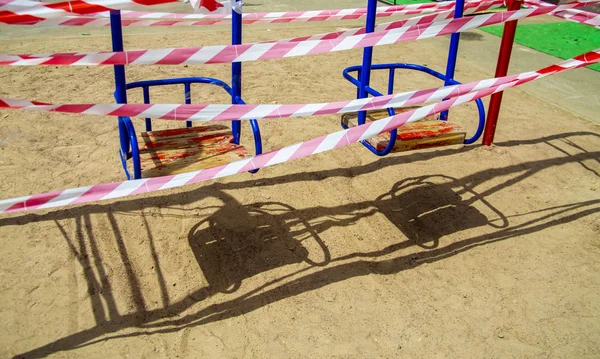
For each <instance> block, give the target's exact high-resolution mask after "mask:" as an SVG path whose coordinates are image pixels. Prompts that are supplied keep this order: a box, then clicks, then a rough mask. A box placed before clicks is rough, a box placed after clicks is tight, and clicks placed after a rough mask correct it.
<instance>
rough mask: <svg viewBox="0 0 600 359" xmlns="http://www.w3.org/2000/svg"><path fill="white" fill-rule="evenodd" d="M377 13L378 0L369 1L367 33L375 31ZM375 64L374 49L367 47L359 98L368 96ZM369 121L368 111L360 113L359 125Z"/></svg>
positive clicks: (361, 70) (361, 71) (361, 74)
mask: <svg viewBox="0 0 600 359" xmlns="http://www.w3.org/2000/svg"><path fill="white" fill-rule="evenodd" d="M376 12H377V0H368V3H367V25H366V28H365V33H370V32H373V31H375V19H376V14H377V13H376ZM372 63H373V47H365V49H364V50H363V62H362V67H361V69H360V88H359V89H358V98H365V97H367V96H368V93H367V86H369V84H370V83H371V64H372ZM366 119H367V111H360V112H358V124H359V125H363V124H364V123H365V121H366Z"/></svg>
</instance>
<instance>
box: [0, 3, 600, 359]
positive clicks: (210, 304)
mask: <svg viewBox="0 0 600 359" xmlns="http://www.w3.org/2000/svg"><path fill="white" fill-rule="evenodd" d="M248 3H251V4H252V3H254V2H253V1H248ZM286 3H287V7H285V6H283V5H282V4H286ZM292 3H296V4H295V5H296V6H295V8H300V6H299V5H298V4H297V3H298V2H291V1H287V2H284V1H277V2H275V1H271V2H268V1H264V2H263V4H262V5H257V4H254V5H257V6H256V7H255V8H252V9H251V11H264V10H265V9H270V10H282V9H290V8H292V7H293V6H292V5H290V4H292ZM361 3H362V1H337V2H336V1H332V2H331V3H328V6H329V7H331V8H336V7H338V8H339V7H355V6H361ZM276 5H277V6H278V7H275V6H276ZM302 6H303V7H304V8H306V9H311V8H312V9H317V8H320V7H323V6H322V5H321V4H320V3H319V2H317V1H313V2H306V4H304V3H303V5H302ZM359 25H360V22H334V23H318V24H311V25H310V26H306V25H277V26H266V25H261V26H255V27H248V28H247V31H246V34H245V40H246V41H262V40H270V39H279V38H287V37H290V36H292V35H303V34H306V35H308V34H315V33H322V32H330V31H335V30H336V29H337V28H341V27H344V28H349V27H355V26H359ZM0 30H1V32H0V33H1V34H2V35H3V36H2V39H1V40H0V46H1V48H2V52H4V53H42V52H62V51H74V50H78V51H86V50H88V51H94V50H99V49H109V46H110V39H109V32H108V29H81V28H78V29H36V28H32V29H26V30H20V31H21V32H19V30H15V28H7V27H2V28H0ZM469 34H470V35H467V36H465V41H464V42H463V45H464V47H463V48H462V49H461V54H460V56H459V64H458V69H459V70H458V73H457V78H458V79H460V80H462V81H470V80H476V79H482V78H487V77H490V76H491V75H492V71H493V70H492V69H493V67H494V63H493V62H492V63H490V61H488V59H489V57H490V53H491V51H495V49H497V45H498V40H497V39H496V38H494V37H491V36H489V37H488V36H486V35H485V34H483V33H481V32H472V33H469ZM228 39H229V31H228V29H227V28H225V27H218V28H210V29H208V28H203V29H199V28H194V29H190V28H172V29H163V28H160V29H157V28H152V29H147V28H136V29H133V28H132V29H127V30H126V47H128V48H159V47H183V46H194V45H199V44H202V45H208V44H223V43H226V42H227V41H228ZM447 41H448V39H447V38H446V37H444V38H436V39H431V40H425V41H420V42H418V43H417V42H411V43H403V44H399V45H394V46H385V47H380V48H378V49H377V50H376V51H375V60H376V61H377V62H394V61H399V60H400V61H403V62H413V63H422V64H423V63H424V64H427V65H429V66H431V67H433V68H435V69H439V70H442V69H443V68H444V63H445V56H444V54H443V53H444V52H445V51H446V49H447V46H448V45H447ZM518 49H519V48H518ZM518 49H517V50H516V51H515V59H514V62H513V63H514V64H517V66H525V65H527V68H526V69H527V70H533V69H537V68H539V67H541V66H543V65H546V64H547V63H545V61H546V60H547V58H546V57H544V56H542V55H539V56H537V54H536V53H533V55H531V53H530V52H527V55H524V53H525V51H521V50H518ZM589 50H591V49H589ZM527 56H528V57H527ZM360 58H361V52H360V51H347V52H340V53H336V54H325V55H317V56H311V57H302V58H292V59H284V60H272V61H267V62H257V63H248V64H246V65H244V76H245V77H244V98H245V100H246V101H247V102H248V103H272V102H277V103H310V102H323V101H334V100H344V99H350V98H352V97H353V96H354V95H355V91H354V89H353V88H352V87H351V86H350V84H348V83H347V82H346V81H345V80H343V78H342V76H341V71H342V69H343V68H344V67H346V66H349V65H354V64H358V63H360ZM553 61H554V62H556V61H558V60H557V59H553ZM228 73H229V69H228V66H227V65H210V66H189V67H183V66H154V67H149V66H138V67H129V68H128V80H129V81H134V80H141V79H153V78H167V77H178V76H191V75H195V76H198V75H203V76H214V77H220V78H225V79H227V78H228ZM572 74H573V75H572V76H574V77H572V78H571V79H573V78H577V77H579V78H582V79H585V80H587V81H586V84H587V85H585V86H587V88H588V89H589V91H585V92H583V90H578V89H574V88H570V89H568V91H570V92H571V94H572V95H573V97H574V99H573V101H575V98H579V97H581V96H591V97H588V100H586V101H584V102H582V103H581V104H580V105H578V106H577V107H578V108H579V112H575V111H571V110H569V106H573V104H572V101H568V100H565V101H563V102H564V104H563V103H558V102H557V101H555V100H553V99H552V97H551V96H553V95H552V94H555V95H556V93H557V92H558V93H559V94H560V91H548V92H549V93H550V95H548V96H540V95H535V94H534V93H535V92H536V91H535V89H536V88H535V87H528V88H525V89H512V90H510V91H508V92H507V93H506V94H505V96H504V99H505V106H504V107H503V110H502V113H501V120H500V123H499V128H498V132H497V136H496V145H495V146H493V147H481V146H479V145H472V146H466V147H464V148H462V149H459V150H456V149H438V150H433V151H424V152H414V153H404V154H394V155H390V156H388V157H385V158H378V157H375V156H374V155H372V154H371V153H370V152H368V151H367V150H366V149H364V148H363V147H362V146H360V145H352V146H349V147H345V148H342V149H338V150H335V151H332V152H327V153H323V154H320V155H317V156H313V157H310V158H306V159H301V160H297V161H294V162H290V163H287V164H283V165H279V166H275V167H271V168H268V169H265V170H262V171H260V172H259V173H258V174H256V175H251V174H242V175H238V176H235V177H229V178H226V179H222V180H219V181H213V182H210V183H204V184H201V185H194V186H190V187H186V188H183V189H180V190H169V191H165V192H159V193H155V194H151V195H145V196H137V197H131V198H127V199H123V200H119V201H112V202H101V203H95V204H90V205H83V206H78V207H70V208H65V209H59V210H50V211H36V212H32V213H26V214H14V215H5V216H2V217H1V218H0V244H1V245H2V259H1V260H0V328H1V329H2V333H3V335H2V336H1V339H0V356H2V357H13V356H17V357H26V358H37V357H45V356H54V357H85V358H106V357H131V358H150V357H168V358H200V357H203V358H217V357H223V358H243V357H248V358H255V357H256V358H260V357H294V358H296V357H353V358H364V357H385V358H388V357H409V358H411V357H413V358H417V357H421V358H434V357H435V358H437V357H439V358H446V357H462V358H506V357H515V358H523V357H525V358H538V357H539V358H547V357H551V358H597V357H600V290H599V288H600V277H599V276H598V272H599V271H600V261H599V260H598V259H599V258H600V214H599V212H600V162H599V157H600V126H598V125H597V124H594V123H592V122H591V121H593V120H597V119H595V118H593V117H596V116H595V114H597V113H599V110H600V108H599V103H598V101H594V98H595V99H597V94H598V93H599V90H600V86H597V85H595V84H600V82H599V81H600V79H599V74H598V73H597V72H594V71H591V70H588V69H580V70H576V71H574V72H573V73H572ZM112 80H113V79H112V69H110V68H108V67H106V68H99V67H89V68H68V67H65V68H55V67H31V68H0V83H1V86H0V96H10V97H17V98H27V99H33V100H38V101H47V102H53V103H67V102H72V103H73V102H74V103H78V102H79V103H110V102H112V97H111V96H112ZM384 80H385V79H384V76H380V75H376V76H375V79H374V83H375V85H376V86H378V87H380V88H381V87H383V86H384ZM398 81H399V82H400V83H401V86H399V88H398V89H397V91H401V90H407V89H417V88H425V87H433V86H437V85H439V83H438V82H436V81H433V80H432V79H431V78H428V77H425V76H424V75H419V74H414V73H401V74H399V75H398ZM543 81H546V80H543ZM543 81H540V82H538V83H537V84H535V85H533V84H532V85H531V86H539V87H540V88H543V87H544V82H543ZM574 82H577V81H574ZM556 86H562V85H561V83H558V82H556ZM192 91H193V99H194V101H195V102H198V103H203V102H226V101H227V98H226V97H225V96H224V95H223V94H221V93H220V92H219V91H217V90H214V89H210V88H208V89H207V88H202V87H197V88H194V89H193V90H192ZM578 91H581V92H578ZM594 95H595V96H596V97H594ZM182 96H183V95H182V90H180V89H178V88H164V89H160V90H158V91H156V92H154V93H153V100H154V102H156V103H174V102H180V101H181V100H182ZM556 96H558V97H562V98H563V99H564V97H565V96H564V95H562V96H561V95H556ZM578 96H579V97H578ZM130 100H131V101H140V100H141V94H139V93H131V94H130ZM565 104H566V105H565ZM581 107H583V108H581ZM586 114H590V115H589V116H587V117H586ZM451 119H452V120H453V121H456V122H458V123H460V124H462V125H464V126H465V127H467V128H468V129H470V130H471V131H472V130H473V128H474V126H475V107H474V106H473V105H470V104H469V105H465V106H463V107H461V108H458V109H456V110H455V111H453V112H452V113H451ZM115 122H116V121H115V120H114V119H111V118H101V117H91V116H69V115H63V114H48V113H35V112H17V111H6V110H4V111H0V145H1V147H0V148H1V156H0V174H1V175H2V178H3V181H2V182H1V183H0V190H1V192H2V197H3V198H9V197H15V196H20V195H25V194H29V193H39V192H42V191H49V190H55V189H62V188H70V187H75V186H82V185H90V184H94V183H100V182H109V181H118V180H122V179H123V174H122V170H121V168H120V164H119V160H118V156H117V147H118V135H117V126H116V123H115ZM136 124H137V126H138V129H139V128H141V122H136ZM261 124H262V127H261V129H262V130H263V134H264V147H265V149H267V150H271V149H277V148H280V147H282V146H285V145H288V144H292V143H295V142H298V141H301V140H306V139H310V138H313V137H316V136H318V135H322V134H326V133H330V132H333V131H335V130H337V129H338V128H339V117H338V116H321V117H311V118H299V119H287V120H275V121H270V120H269V121H263V122H261ZM159 126H162V128H164V127H166V126H173V124H166V125H165V124H162V123H161V124H160V125H159ZM245 130H246V132H245V134H244V140H245V143H247V144H251V142H250V140H251V139H250V136H249V134H248V128H247V127H246V128H245ZM248 147H249V148H252V146H251V145H249V146H248Z"/></svg>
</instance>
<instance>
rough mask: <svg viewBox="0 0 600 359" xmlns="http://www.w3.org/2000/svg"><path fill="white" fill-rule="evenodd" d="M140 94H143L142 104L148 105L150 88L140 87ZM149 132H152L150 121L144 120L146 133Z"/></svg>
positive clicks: (148, 119)
mask: <svg viewBox="0 0 600 359" xmlns="http://www.w3.org/2000/svg"><path fill="white" fill-rule="evenodd" d="M142 92H143V94H144V103H145V104H149V103H150V87H148V86H144V87H142ZM150 131H152V119H151V118H146V132H150Z"/></svg>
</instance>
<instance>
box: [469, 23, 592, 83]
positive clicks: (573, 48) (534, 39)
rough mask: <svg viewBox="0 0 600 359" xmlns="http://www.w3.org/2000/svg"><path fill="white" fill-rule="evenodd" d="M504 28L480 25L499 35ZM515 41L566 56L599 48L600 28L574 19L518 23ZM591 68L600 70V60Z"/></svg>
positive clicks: (542, 50)
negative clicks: (579, 22) (568, 20)
mask: <svg viewBox="0 0 600 359" xmlns="http://www.w3.org/2000/svg"><path fill="white" fill-rule="evenodd" d="M502 29H503V26H486V27H482V28H481V30H483V31H485V32H487V33H490V34H492V35H496V36H502ZM515 42H516V43H518V44H521V45H523V46H527V47H530V48H532V49H534V50H537V51H540V52H543V53H546V54H548V55H552V56H556V57H558V58H561V59H565V60H566V59H570V58H572V57H574V56H577V55H580V54H582V53H585V52H587V51H591V50H594V49H597V48H600V29H596V28H593V27H591V26H587V25H582V24H577V23H574V22H555V23H549V24H529V25H519V26H517V35H516V37H515ZM588 68H590V69H592V70H596V71H599V72H600V64H594V65H591V66H588Z"/></svg>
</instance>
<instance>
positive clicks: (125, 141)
mask: <svg viewBox="0 0 600 359" xmlns="http://www.w3.org/2000/svg"><path fill="white" fill-rule="evenodd" d="M110 34H111V39H112V50H113V51H115V52H116V51H123V28H122V27H121V11H119V10H112V11H111V12H110ZM114 70H115V99H116V100H117V103H127V89H126V88H125V86H126V80H125V66H124V65H115V66H114ZM119 136H120V140H121V151H123V155H125V156H127V152H129V136H127V126H126V125H125V123H124V122H123V120H122V119H121V118H120V117H119Z"/></svg>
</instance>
